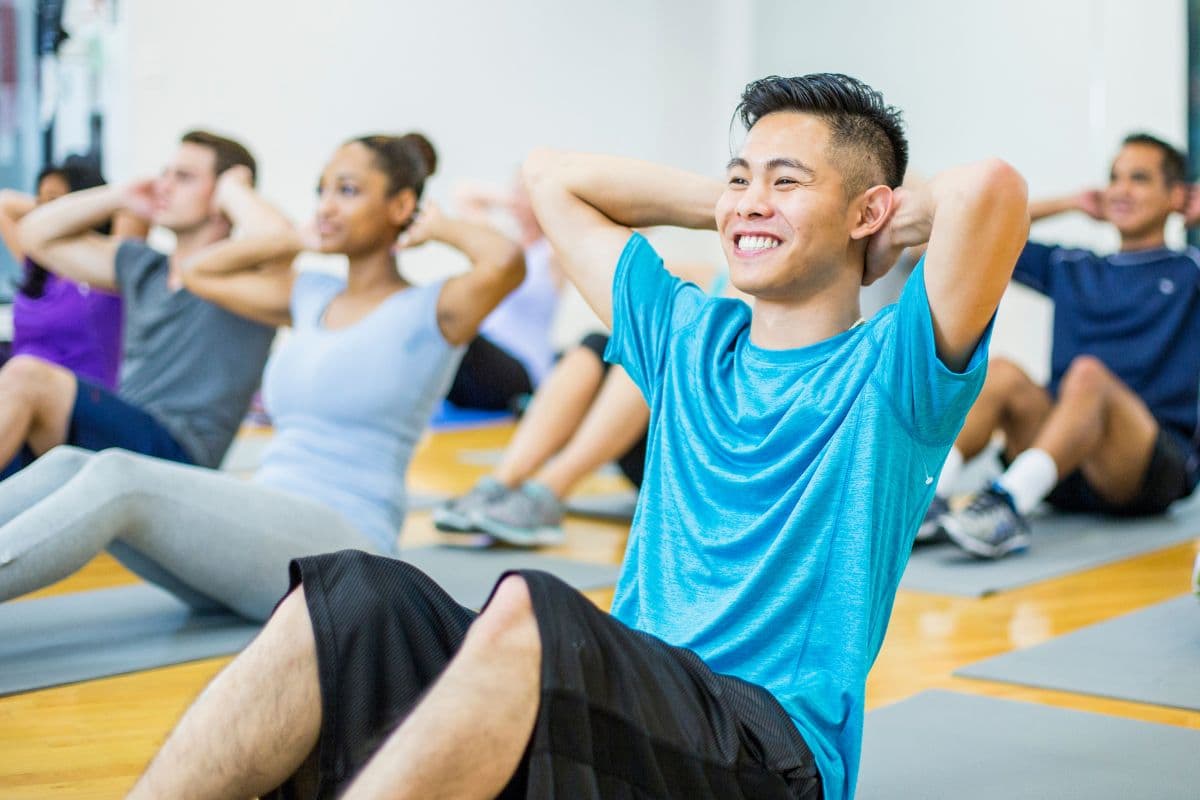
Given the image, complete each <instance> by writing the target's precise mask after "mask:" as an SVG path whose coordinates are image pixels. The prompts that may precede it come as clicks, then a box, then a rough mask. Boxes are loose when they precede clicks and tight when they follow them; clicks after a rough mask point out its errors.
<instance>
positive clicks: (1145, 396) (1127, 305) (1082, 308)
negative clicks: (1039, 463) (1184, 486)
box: [1013, 242, 1200, 458]
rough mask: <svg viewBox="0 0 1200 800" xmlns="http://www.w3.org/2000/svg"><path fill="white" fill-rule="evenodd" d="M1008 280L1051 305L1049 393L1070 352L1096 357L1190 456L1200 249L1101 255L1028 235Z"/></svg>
mask: <svg viewBox="0 0 1200 800" xmlns="http://www.w3.org/2000/svg"><path fill="white" fill-rule="evenodd" d="M1013 280H1015V281H1018V282H1019V283H1022V284H1024V285H1026V286H1028V287H1029V288H1031V289H1033V290H1034V291H1037V292H1040V293H1041V294H1044V295H1046V296H1047V297H1048V298H1050V300H1051V301H1053V303H1054V339H1053V343H1052V345H1051V354H1050V384H1049V386H1048V389H1049V390H1050V392H1051V394H1057V392H1058V384H1059V381H1061V380H1062V376H1063V373H1065V372H1066V371H1067V367H1069V366H1070V364H1071V361H1072V360H1074V359H1075V358H1076V357H1077V356H1081V355H1085V354H1086V355H1092V356H1095V357H1096V358H1098V359H1100V360H1101V361H1103V362H1104V364H1105V365H1106V366H1107V367H1108V368H1109V369H1110V370H1112V371H1113V372H1114V373H1115V374H1116V375H1117V377H1119V378H1120V379H1121V380H1122V381H1124V382H1125V384H1126V385H1127V386H1128V387H1129V388H1130V389H1132V390H1133V391H1134V392H1136V393H1137V395H1138V397H1140V398H1142V401H1143V402H1145V403H1146V406H1147V407H1148V408H1149V409H1150V413H1152V414H1153V415H1154V417H1155V418H1156V419H1157V420H1158V421H1159V424H1161V425H1163V426H1164V427H1166V428H1167V429H1168V430H1171V431H1173V432H1174V433H1176V434H1178V435H1179V436H1180V437H1181V438H1182V439H1183V440H1184V441H1185V442H1188V443H1190V444H1191V446H1192V450H1193V454H1195V451H1196V447H1197V422H1198V420H1197V413H1198V411H1197V406H1198V404H1200V251H1197V250H1196V249H1195V248H1192V247H1189V248H1188V249H1187V250H1186V251H1184V252H1183V253H1177V252H1175V251H1173V250H1168V249H1167V248H1155V249H1153V250H1141V251H1136V252H1129V253H1114V254H1113V255H1109V256H1098V255H1096V254H1095V253H1092V252H1090V251H1087V250H1078V249H1072V248H1066V247H1051V246H1048V245H1044V244H1036V243H1034V242H1030V243H1029V244H1027V245H1025V249H1024V251H1023V252H1022V253H1021V258H1020V259H1019V260H1018V261H1017V268H1016V271H1015V272H1013ZM1193 458H1195V455H1193Z"/></svg>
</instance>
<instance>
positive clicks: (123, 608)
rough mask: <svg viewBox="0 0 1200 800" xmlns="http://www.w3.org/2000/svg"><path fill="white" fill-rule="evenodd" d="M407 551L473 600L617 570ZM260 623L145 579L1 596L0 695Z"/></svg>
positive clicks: (125, 664) (607, 582)
mask: <svg viewBox="0 0 1200 800" xmlns="http://www.w3.org/2000/svg"><path fill="white" fill-rule="evenodd" d="M402 558H404V559H406V560H408V561H409V562H410V563H412V564H414V565H415V566H417V567H418V568H419V569H421V570H423V571H424V572H426V573H428V574H429V575H430V577H432V578H433V579H434V580H436V581H437V582H438V583H440V584H441V585H442V587H443V588H444V589H446V591H448V592H449V593H450V594H451V596H453V597H454V599H455V600H457V601H458V602H460V603H462V604H463V605H465V606H468V607H470V608H479V607H480V606H481V605H483V603H484V601H486V600H487V597H488V594H489V592H490V591H491V589H492V586H493V584H494V583H495V582H496V579H497V578H498V577H499V576H500V574H501V573H503V572H504V571H505V570H509V569H540V570H543V571H545V572H549V573H552V574H554V575H557V576H558V577H559V578H562V579H563V580H564V581H566V582H567V583H569V584H571V585H572V586H574V587H576V588H577V589H581V590H582V589H595V588H598V587H602V586H611V585H612V584H613V583H615V582H616V579H617V573H618V570H619V568H618V567H615V566H607V565H599V564H588V563H586V562H581V561H572V560H568V559H564V558H551V557H548V556H542V555H538V554H537V553H528V552H523V551H517V550H494V551H492V550H487V551H473V550H460V549H456V548H450V547H417V548H412V549H410V550H406V551H404V553H403V554H402ZM258 628H259V626H258V625H257V624H254V623H251V622H247V621H246V620H244V619H242V618H241V617H238V616H236V615H234V614H229V613H224V612H216V611H214V612H206V613H202V614H192V613H190V610H189V609H188V607H187V606H186V605H184V604H183V603H181V602H180V601H178V600H176V599H175V598H174V597H173V596H171V595H170V594H168V593H167V592H165V591H163V590H162V589H158V588H157V587H154V586H150V585H147V584H139V585H136V586H122V587H118V588H114V589H99V590H96V591H89V592H77V593H75V594H67V595H58V596H55V597H47V598H40V599H37V600H18V601H15V602H11V603H0V696H3V695H7V694H14V693H16V692H26V691H31V690H33V689H41V688H45V687H48V686H58V685H61V684H65V683H75V682H77V681H84V680H92V679H95V678H104V677H109V676H111V675H123V674H125V673H127V672H137V671H140V670H145V669H152V668H154V667H164V666H168V665H171V664H181V663H183V662H186V661H196V660H198V659H202V658H212V657H214V656H224V655H231V654H233V653H237V652H238V651H240V650H241V649H242V648H243V647H245V646H246V644H247V643H249V641H250V640H251V639H252V638H254V635H255V634H256V633H257V632H258Z"/></svg>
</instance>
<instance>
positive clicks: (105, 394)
mask: <svg viewBox="0 0 1200 800" xmlns="http://www.w3.org/2000/svg"><path fill="white" fill-rule="evenodd" d="M75 381H76V384H77V386H76V392H75V405H74V406H73V407H72V408H71V419H70V421H69V422H68V423H67V436H66V444H70V445H74V446H76V447H82V448H84V449H85V450H96V451H99V450H106V449H108V448H110V447H119V448H121V449H122V450H129V451H132V452H134V453H142V454H143V455H147V456H154V457H156V458H164V459H166V460H168V461H178V462H179V463H181V464H194V463H195V459H193V458H192V456H191V454H189V453H188V452H187V451H186V450H184V449H183V446H182V445H181V444H179V442H177V441H176V440H175V437H174V436H172V435H171V433H170V431H168V430H167V429H166V428H164V427H163V426H162V423H160V422H159V421H158V420H156V419H155V418H154V417H153V416H151V415H150V414H148V413H146V412H145V411H143V410H142V409H140V408H138V407H137V406H134V405H130V404H129V403H126V402H125V401H124V400H122V399H121V398H119V397H117V396H116V395H115V394H113V393H112V392H110V391H109V390H107V389H105V388H103V387H101V386H97V385H95V384H93V383H88V382H87V381H85V380H82V379H81V378H76V379H75ZM35 458H37V456H35V455H34V453H33V451H32V450H30V449H29V447H28V446H23V447H22V448H21V450H20V452H18V453H17V455H16V456H14V457H13V460H12V461H10V462H9V464H8V466H7V467H5V469H4V471H3V472H0V479H3V478H7V477H8V476H10V475H12V474H13V473H15V472H17V471H18V470H21V469H23V468H24V467H26V466H28V465H29V464H31V463H32V462H33V460H34V459H35Z"/></svg>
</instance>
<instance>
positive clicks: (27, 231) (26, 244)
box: [17, 214, 47, 259]
mask: <svg viewBox="0 0 1200 800" xmlns="http://www.w3.org/2000/svg"><path fill="white" fill-rule="evenodd" d="M31 216H33V215H32V214H30V215H26V216H25V218H24V219H22V220H21V221H20V222H18V223H17V242H18V243H19V244H20V245H21V249H22V250H24V251H25V253H26V254H27V255H29V256H30V257H32V258H34V259H37V258H40V257H41V254H42V250H43V249H44V248H45V247H46V244H47V241H46V237H45V236H43V235H42V233H41V232H40V231H39V230H38V228H37V225H36V220H31V219H30V217H31ZM31 223H34V224H31Z"/></svg>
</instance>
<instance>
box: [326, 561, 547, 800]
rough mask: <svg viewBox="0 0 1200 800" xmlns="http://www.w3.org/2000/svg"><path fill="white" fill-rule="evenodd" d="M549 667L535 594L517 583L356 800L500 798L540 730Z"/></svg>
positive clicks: (473, 631) (356, 790) (383, 752)
mask: <svg viewBox="0 0 1200 800" xmlns="http://www.w3.org/2000/svg"><path fill="white" fill-rule="evenodd" d="M540 667H541V641H540V639H539V636H538V628H537V620H536V619H535V618H534V616H533V607H532V605H531V603H530V599H529V591H528V589H527V588H526V586H525V582H524V580H523V579H522V578H521V577H519V576H516V575H510V576H509V577H507V578H505V579H504V580H503V581H502V582H501V583H500V584H499V586H498V587H497V588H496V591H495V593H494V594H493V595H492V598H491V600H490V601H489V603H488V605H487V607H486V608H485V609H484V611H483V613H482V614H481V615H480V616H479V618H478V619H477V620H475V622H474V623H473V624H472V625H471V628H470V630H468V631H467V635H466V639H465V640H464V641H463V644H462V647H461V649H460V650H459V651H458V653H457V654H456V655H455V656H454V658H453V660H451V662H450V663H449V665H447V667H446V669H445V671H444V672H442V674H441V676H440V677H439V678H438V680H437V682H436V683H434V685H433V688H432V689H430V691H429V693H428V694H427V695H426V696H425V698H424V699H423V700H422V701H421V702H420V704H418V705H417V707H416V709H414V710H413V712H412V713H411V714H410V715H409V716H408V718H407V719H406V720H405V721H404V723H403V724H402V725H401V726H400V727H399V728H398V729H397V730H396V731H395V732H394V733H393V734H392V735H391V736H390V737H389V738H388V739H387V741H386V742H385V743H384V744H383V746H382V747H381V748H380V749H379V752H378V753H376V755H375V756H374V757H373V758H372V759H371V761H370V762H369V763H368V764H367V766H366V768H365V769H364V770H363V771H362V773H361V774H360V775H359V776H358V777H357V778H356V779H355V781H354V783H353V784H352V785H351V787H350V791H349V792H347V793H346V795H345V796H346V798H347V799H348V800H352V798H357V797H362V798H370V797H382V796H385V795H386V796H388V797H394V798H425V797H457V798H481V800H483V799H484V798H492V797H496V796H497V795H498V794H500V793H501V792H502V791H503V790H504V787H505V786H506V785H507V784H508V783H509V781H510V780H511V779H512V777H513V774H514V773H515V772H516V771H517V768H518V766H519V765H520V762H521V757H522V755H523V754H524V752H525V748H526V745H527V744H528V742H529V738H530V735H531V734H532V732H533V724H534V719H535V718H536V716H537V708H538V691H539V685H540V682H539V671H540Z"/></svg>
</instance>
